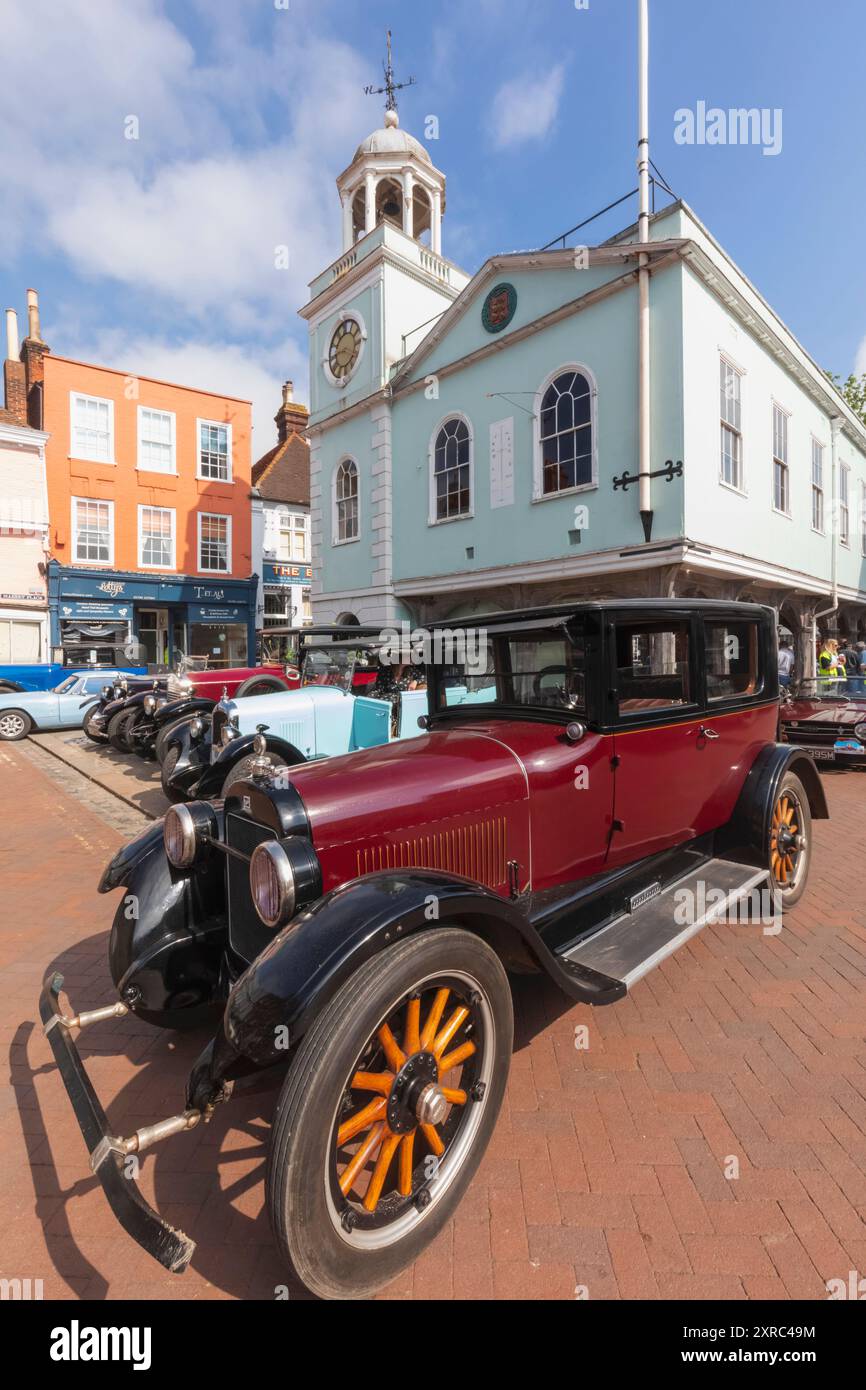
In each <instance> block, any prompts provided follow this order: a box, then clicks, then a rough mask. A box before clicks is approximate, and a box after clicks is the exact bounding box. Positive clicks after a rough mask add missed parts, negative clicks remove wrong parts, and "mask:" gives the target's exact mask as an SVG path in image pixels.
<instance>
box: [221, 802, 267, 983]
mask: <svg viewBox="0 0 866 1390" xmlns="http://www.w3.org/2000/svg"><path fill="white" fill-rule="evenodd" d="M276 838H277V837H276V835H275V834H274V831H273V830H271V828H270V826H267V825H259V824H258V823H257V822H256V821H251V820H247V819H245V817H243V816H239V815H237V814H236V813H235V812H234V811H230V812H229V814H228V815H227V816H226V845H227V847H228V848H229V850H236V851H237V853H238V854H242V855H246V856H247V858H246V859H238V858H237V855H236V854H227V855H226V899H227V901H228V909H229V942H230V943H231V947H232V950H233V951H235V952H236V953H237V955H239V956H241V957H242V959H243V960H249V961H252V960H255V958H256V956H257V955H258V954H259V951H261V950H263V948H264V947H265V946H266V945H267V944H268V942H269V941H270V940H271V938H272V937H273V935H274V933H273V932H272V931H271V930H270V929H269V928H268V927H266V926H265V924H264V922H263V921H262V920H261V918H260V917H259V914H258V913H257V912H256V909H255V907H254V906H253V899H252V894H251V892H250V866H249V862H248V860H249V856H250V855H251V854H252V852H253V850H254V849H255V848H256V846H257V845H261V844H263V843H264V841H265V840H275V839H276Z"/></svg>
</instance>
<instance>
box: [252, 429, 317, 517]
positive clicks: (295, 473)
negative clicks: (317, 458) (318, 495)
mask: <svg viewBox="0 0 866 1390" xmlns="http://www.w3.org/2000/svg"><path fill="white" fill-rule="evenodd" d="M252 483H253V487H256V488H258V490H259V492H260V493H261V495H262V497H264V498H265V499H266V500H267V501H269V502H294V503H295V504H296V505H297V506H303V507H308V506H309V505H310V446H309V444H308V443H307V440H306V439H305V438H304V436H303V435H301V434H297V433H295V432H292V433H291V434H290V435H289V436H288V438H287V439H285V440H283V441H282V442H281V443H279V444H275V445H274V447H273V449H269V450H268V452H267V453H266V454H263V455H262V457H261V458H260V459H259V460H258V461H257V462H256V463H254V464H253V471H252Z"/></svg>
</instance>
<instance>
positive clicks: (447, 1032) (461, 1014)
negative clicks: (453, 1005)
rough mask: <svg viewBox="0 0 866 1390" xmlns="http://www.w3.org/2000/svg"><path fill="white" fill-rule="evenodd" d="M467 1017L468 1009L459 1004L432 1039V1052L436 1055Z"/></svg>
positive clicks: (446, 1044)
mask: <svg viewBox="0 0 866 1390" xmlns="http://www.w3.org/2000/svg"><path fill="white" fill-rule="evenodd" d="M468 1017H469V1010H468V1009H467V1008H465V1007H464V1005H462V1004H461V1006H460V1008H459V1009H455V1010H454V1012H453V1014H452V1015H451V1017H450V1018H449V1020H448V1022H447V1023H446V1024H445V1027H444V1028H443V1029H442V1031H441V1032H440V1033H437V1034H436V1037H435V1038H434V1040H433V1053H434V1055H435V1056H436V1057H438V1056H439V1054H440V1052H442V1051H443V1050H444V1049H445V1048H446V1047H447V1046H448V1044H449V1043H450V1041H451V1039H452V1038H453V1037H454V1034H455V1033H456V1032H457V1029H458V1028H459V1027H460V1026H461V1024H463V1023H465V1022H466V1019H467V1018H468Z"/></svg>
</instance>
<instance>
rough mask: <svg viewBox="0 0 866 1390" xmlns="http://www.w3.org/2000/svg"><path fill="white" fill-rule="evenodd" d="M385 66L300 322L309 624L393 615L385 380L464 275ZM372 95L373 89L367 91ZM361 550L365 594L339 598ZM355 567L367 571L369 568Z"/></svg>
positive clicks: (441, 190)
mask: <svg viewBox="0 0 866 1390" xmlns="http://www.w3.org/2000/svg"><path fill="white" fill-rule="evenodd" d="M388 37H389V43H388V62H387V64H386V67H385V86H384V88H382V89H381V90H382V91H383V92H385V93H386V98H387V99H386V110H385V119H384V124H383V126H382V127H381V128H380V129H379V130H374V131H373V132H372V134H371V135H368V136H367V138H366V140H362V141H361V144H360V145H359V146H358V148H357V149H356V151H355V154H354V156H353V158H352V162H351V163H350V164H349V165H348V167H347V168H346V169H344V170H343V172H342V173H341V174H340V175H339V177H338V179H337V190H338V192H339V195H340V205H341V209H342V253H341V255H340V257H339V258H338V259H337V260H336V261H334V262H333V263H332V264H331V265H330V266H328V267H327V269H326V270H324V271H323V272H322V273H321V274H320V275H318V276H317V277H316V279H315V280H313V282H312V284H311V286H310V301H309V303H308V304H307V305H306V306H305V307H304V308H303V309H302V310H301V311H300V312H301V316H302V317H303V318H305V319H306V320H307V323H308V325H309V333H310V406H311V412H310V422H309V436H310V446H311V455H310V470H311V476H310V483H311V509H312V510H311V517H312V527H311V529H312V544H313V567H314V581H313V595H312V597H313V616H314V618H315V619H316V621H328V620H329V619H331V618H336V617H338V616H342V615H343V614H348V613H351V614H353V615H354V616H356V617H358V619H359V620H360V621H362V622H364V621H378V620H380V618H383V617H388V616H389V615H390V616H393V615H394V614H395V612H396V609H395V607H394V603H393V594H392V591H391V585H392V577H391V536H392V516H391V466H392V462H391V403H390V393H389V381H390V378H391V375H392V372H393V369H394V367H395V366H396V364H397V363H399V362H400V361H402V360H403V359H404V358H405V357H407V356H408V355H409V354H410V353H411V352H412V351H413V350H414V348H416V347H417V346H418V344H419V343H420V341H421V339H422V338H423V337H424V335H425V334H426V333H427V332H429V330H430V328H431V327H432V326H433V324H434V323H435V321H436V319H437V318H438V317H439V316H440V315H441V314H443V313H444V312H445V310H446V309H447V308H449V306H450V305H451V304H452V303H453V302H454V300H455V299H456V298H457V296H458V294H459V293H460V291H461V290H462V289H463V287H464V286H465V285H466V284H468V282H469V278H470V277H469V276H468V275H467V274H466V273H465V272H464V271H462V270H460V268H459V267H458V266H456V265H454V264H452V262H450V261H448V260H447V259H446V258H445V257H444V256H443V255H442V219H443V216H444V213H445V175H444V174H443V173H441V172H440V170H439V169H437V168H436V166H435V165H434V163H433V161H432V159H431V157H430V155H429V153H428V151H427V149H426V148H425V146H424V145H423V144H422V143H421V141H420V140H416V139H415V137H414V136H412V135H410V134H409V133H408V131H405V130H403V129H402V128H401V126H400V119H399V116H398V113H397V103H396V99H395V95H394V94H395V92H396V91H397V90H398V89H399V87H400V86H408V85H410V84H409V83H403V84H397V83H395V82H394V78H393V70H392V68H391V50H390V34H389V36H388ZM368 90H371V89H368ZM356 543H357V544H358V545H360V546H361V547H362V553H363V554H364V555H365V556H366V555H367V554H369V558H370V566H369V571H368V574H369V584H368V585H364V586H363V587H362V592H361V593H355V594H353V593H351V592H350V591H349V587H348V586H347V587H346V588H343V587H342V584H341V573H342V570H343V569H345V572H346V577H347V579H348V574H349V571H350V568H351V573H352V575H353V581H352V586H351V587H353V588H355V589H357V587H358V585H357V574H358V569H359V565H358V564H357V560H358V558H359V553H358V552H357V551H353V552H352V557H351V558H352V562H353V563H352V564H351V566H350V564H349V556H348V554H347V553H342V554H341V550H342V547H344V546H350V545H354V544H356ZM360 568H362V569H365V570H366V566H361V567H360Z"/></svg>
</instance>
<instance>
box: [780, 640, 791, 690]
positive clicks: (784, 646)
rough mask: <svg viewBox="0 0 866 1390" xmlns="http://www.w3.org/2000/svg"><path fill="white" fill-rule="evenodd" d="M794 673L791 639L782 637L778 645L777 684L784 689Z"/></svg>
mask: <svg viewBox="0 0 866 1390" xmlns="http://www.w3.org/2000/svg"><path fill="white" fill-rule="evenodd" d="M793 674H794V652H793V648H792V647H791V639H790V638H789V637H783V638H782V641H781V644H780V646H779V684H780V685H781V687H782V689H783V690H785V689H787V687H788V686H789V685H790V684H791V677H792V675H793Z"/></svg>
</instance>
